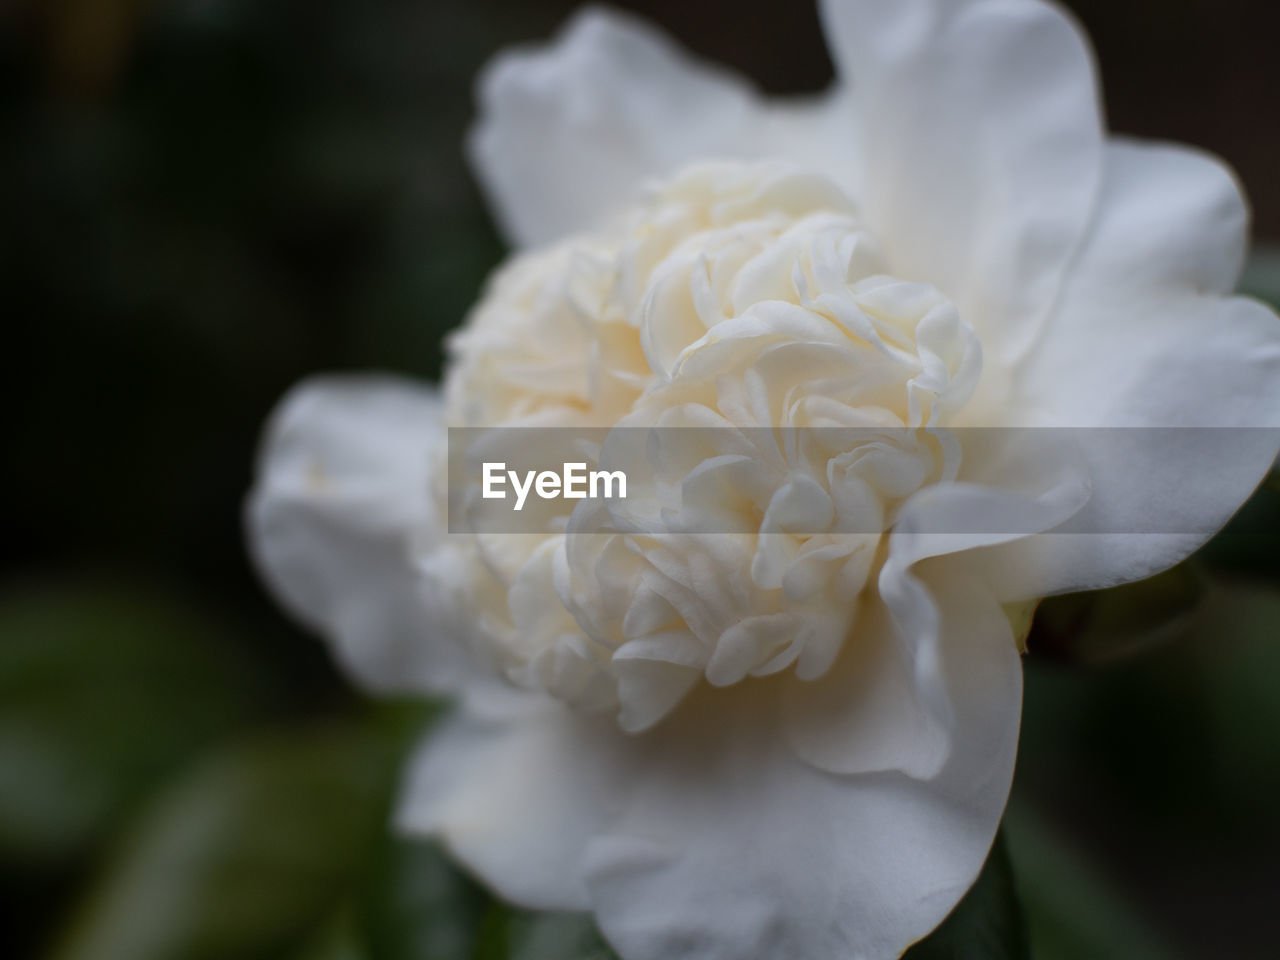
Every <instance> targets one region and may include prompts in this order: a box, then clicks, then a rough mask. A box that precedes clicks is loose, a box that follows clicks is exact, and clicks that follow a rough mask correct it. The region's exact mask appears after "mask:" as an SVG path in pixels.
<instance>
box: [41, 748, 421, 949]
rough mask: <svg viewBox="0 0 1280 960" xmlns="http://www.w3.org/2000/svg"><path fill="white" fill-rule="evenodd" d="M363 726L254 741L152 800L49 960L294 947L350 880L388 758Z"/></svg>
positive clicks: (342, 898)
mask: <svg viewBox="0 0 1280 960" xmlns="http://www.w3.org/2000/svg"><path fill="white" fill-rule="evenodd" d="M387 741H388V738H387V737H386V736H385V734H384V733H383V732H382V731H380V730H378V729H377V728H375V727H373V726H372V725H361V726H356V725H353V724H348V725H326V726H320V727H311V728H306V727H304V728H301V729H293V730H288V731H281V732H278V733H273V734H270V735H264V736H259V737H256V738H254V739H251V740H248V741H245V742H242V743H239V744H236V745H234V746H233V747H231V748H229V749H226V750H224V751H222V752H220V753H218V754H216V755H214V756H211V757H209V758H208V759H207V760H206V761H204V762H202V763H200V764H198V765H197V766H196V767H195V768H194V769H193V770H191V771H190V773H189V774H188V775H187V776H185V777H183V778H181V779H180V780H179V781H178V782H176V783H174V784H173V785H172V786H171V788H170V789H168V790H166V791H165V792H164V793H163V794H162V795H161V796H160V797H159V798H158V799H157V800H156V802H155V804H154V807H153V809H152V810H151V811H150V813H149V816H147V817H146V818H145V819H144V820H142V822H141V823H140V824H139V825H138V827H137V829H136V831H135V832H134V834H133V835H132V836H131V837H129V838H128V839H127V840H126V841H125V842H124V843H123V844H122V846H121V848H120V850H119V852H118V855H117V856H116V858H115V859H114V861H113V862H112V863H110V864H109V865H108V866H107V868H106V870H105V871H104V873H103V875H102V876H101V877H100V879H99V881H98V883H97V884H96V889H94V890H93V892H92V893H91V895H90V896H89V898H88V900H87V901H86V902H85V903H84V904H83V906H82V908H81V911H80V914H79V916H78V918H77V920H76V922H75V923H74V925H73V927H72V929H71V931H70V933H69V935H68V936H67V937H66V939H65V941H64V942H63V943H62V944H61V946H60V949H58V950H57V951H56V952H55V954H54V955H55V956H56V957H57V958H59V960H172V958H174V957H182V958H184V960H224V958H229V957H236V958H239V957H257V956H262V957H267V956H280V955H282V954H287V953H288V952H290V951H291V950H294V949H299V948H300V947H301V945H302V944H304V943H305V942H306V941H307V940H308V939H309V938H311V937H314V936H315V935H316V931H317V930H318V929H320V928H322V927H323V926H324V925H325V924H327V923H329V922H331V918H332V917H333V914H334V912H335V911H336V910H338V908H339V907H340V905H341V904H343V903H345V902H347V900H348V899H349V897H350V895H351V894H352V892H353V890H354V889H355V888H356V887H357V886H358V885H359V883H360V882H361V880H362V879H363V877H364V875H365V871H366V867H367V861H368V858H369V853H370V852H371V851H372V850H374V849H375V848H376V847H375V844H376V842H377V840H378V839H379V838H380V837H381V836H382V834H383V831H385V829H386V810H387V800H388V794H389V791H390V784H391V781H392V774H393V771H394V768H395V765H396V763H397V762H398V759H399V758H398V750H396V749H394V748H393V747H392V746H391V745H389V744H388V742H387Z"/></svg>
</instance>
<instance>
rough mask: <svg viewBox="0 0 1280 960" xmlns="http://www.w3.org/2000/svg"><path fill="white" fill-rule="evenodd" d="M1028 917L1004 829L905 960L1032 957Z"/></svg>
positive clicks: (1019, 959) (989, 959)
mask: <svg viewBox="0 0 1280 960" xmlns="http://www.w3.org/2000/svg"><path fill="white" fill-rule="evenodd" d="M1030 957H1031V953H1030V949H1029V946H1028V940H1027V928H1026V921H1025V919H1024V918H1023V915H1022V906H1021V904H1020V902H1019V900H1018V893H1017V889H1016V887H1015V884H1014V879H1013V867H1012V865H1011V863H1010V860H1009V854H1008V850H1007V849H1006V847H1005V842H1004V833H1003V830H1002V831H1001V832H1000V833H999V834H997V835H996V842H995V845H994V846H993V847H992V848H991V852H990V853H989V854H988V855H987V862H986V864H985V865H984V866H983V868H982V873H981V874H979V876H978V879H977V881H976V882H975V883H974V885H973V886H972V887H971V888H970V890H969V892H968V893H966V894H965V896H964V899H963V900H961V901H960V902H959V903H958V904H957V905H956V907H955V909H954V910H952V911H951V914H950V915H949V916H948V917H947V919H945V920H944V921H942V924H941V926H939V927H938V928H937V929H936V930H935V931H934V932H933V933H931V934H930V935H929V936H927V937H925V939H923V940H921V941H920V942H919V943H917V944H916V945H915V946H913V947H912V948H911V949H910V950H908V951H907V952H906V953H905V954H904V955H903V960H1029V958H1030Z"/></svg>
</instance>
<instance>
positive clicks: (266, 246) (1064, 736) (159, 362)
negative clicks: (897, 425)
mask: <svg viewBox="0 0 1280 960" xmlns="http://www.w3.org/2000/svg"><path fill="white" fill-rule="evenodd" d="M573 6H574V5H573V4H571V3H568V2H560V0H555V2H551V0H538V2H527V0H526V2H515V0H506V2H497V0H467V2H459V0H440V2H411V0H365V2H360V0H309V2H303V0H256V2H254V0H224V2H219V0H172V2H160V0H153V2H147V0H46V2H21V0H18V2H13V0H10V2H9V3H7V4H3V5H0V212H2V214H3V217H2V220H0V278H2V286H0V290H2V291H3V295H4V300H3V307H2V308H0V309H3V314H4V329H5V338H4V344H5V349H4V351H3V357H4V360H3V368H4V376H3V378H0V390H2V391H3V398H4V407H3V409H4V410H5V411H6V412H7V417H6V421H5V422H6V430H5V432H4V436H3V446H4V460H3V464H4V467H3V469H4V487H3V490H4V492H5V503H6V506H7V509H6V511H5V514H6V523H5V535H4V537H3V539H0V956H5V957H9V956H14V957H24V956H31V957H63V958H77V960H103V958H114V957H119V958H122V960H147V958H151V957H155V958H168V957H174V958H186V957H209V958H240V957H298V958H305V957H315V958H318V957H333V958H337V957H346V958H348V960H358V958H366V957H367V958H379V957H388V958H390V957H403V958H435V957H440V958H453V957H469V958H484V957H495V958H496V957H506V956H524V957H526V958H529V957H534V956H545V957H548V958H558V957H564V958H566V960H567V958H570V957H583V958H585V957H587V956H596V955H598V954H592V953H590V951H592V950H598V945H595V944H594V941H593V940H592V938H591V935H590V931H589V928H587V927H583V925H582V924H581V923H580V922H578V921H577V920H575V919H574V918H561V919H560V920H557V921H556V922H555V923H553V924H551V925H550V926H548V925H547V923H544V922H543V921H539V920H536V919H534V918H529V917H523V916H521V915H517V914H515V913H513V912H512V911H506V910H503V909H502V908H501V907H500V906H498V905H495V904H493V903H492V902H491V901H489V900H488V899H487V898H486V897H484V896H483V895H482V894H481V893H480V892H479V891H478V890H477V889H475V888H474V887H473V886H472V885H470V884H469V883H468V882H467V881H466V880H465V879H463V878H462V877H460V876H459V875H457V874H456V873H455V872H453V871H452V870H451V869H450V868H449V867H448V866H447V865H446V864H445V863H444V862H443V861H442V860H441V859H440V858H439V856H438V854H436V853H435V852H434V851H433V850H432V849H430V848H429V847H427V846H425V845H422V844H410V843H405V842H399V841H393V840H389V839H387V838H386V837H385V836H384V829H383V820H384V818H385V813H386V805H387V803H388V798H389V796H390V793H391V789H392V786H393V783H394V777H395V770H396V768H397V764H398V760H399V757H400V756H401V755H402V753H403V751H404V749H405V748H406V746H407V745H408V744H409V743H410V742H411V740H412V736H413V733H414V731H416V730H417V729H419V726H420V724H421V722H422V721H423V719H424V718H425V717H426V716H427V715H428V714H429V711H430V707H428V706H422V705H415V704H391V705H386V704H373V703H370V702H367V701H366V700H364V699H363V698H362V697H360V696H359V695H358V694H356V693H354V692H353V691H352V690H351V689H350V688H349V687H348V686H347V684H346V682H345V681H344V680H343V679H342V678H341V677H340V676H338V674H337V673H336V672H335V670H334V669H333V667H332V666H331V665H330V662H329V660H328V657H327V655H326V653H325V652H324V649H323V648H322V646H321V645H320V644H318V643H316V642H315V641H314V640H312V639H311V638H309V637H307V636H304V635H302V634H301V633H300V632H299V631H298V630H296V629H295V628H294V627H293V626H292V625H291V624H290V623H288V622H287V621H286V620H285V619H284V618H283V617H282V616H281V614H280V613H279V612H278V611H277V610H276V608H275V607H274V606H273V605H272V604H271V603H270V602H269V601H268V599H267V598H266V597H265V596H264V594H263V592H262V590H261V589H260V587H259V586H258V584H257V582H256V581H255V578H254V576H253V575H252V572H251V571H250V569H249V567H248V565H247V562H246V559H245V551H244V547H243V541H242V533H241V520H240V504H241V501H242V498H243V496H244V493H245V490H246V488H247V486H248V484H249V482H250V474H251V466H252V460H253V451H254V445H255V443H256V439H257V433H258V430H259V428H260V426H261V423H262V421H263V418H264V417H265V415H266V413H267V412H268V411H269V410H270V408H271V406H272V404H273V403H274V402H275V400H276V399H277V398H278V397H279V396H280V394H281V393H282V392H283V391H284V390H285V389H286V388H287V387H288V386H289V385H290V384H291V383H293V382H294V381H295V380H297V379H298V378H299V377H301V376H303V375H305V374H308V373H311V372H313V371H317V370H335V369H365V368H373V369H386V370H395V371H400V372H404V373H408V374H414V375H418V376H424V377H433V376H435V375H436V373H437V372H438V369H439V362H440V349H439V343H440V337H441V334H442V332H443V331H445V330H447V329H448V328H449V327H451V326H453V325H454V324H456V323H457V322H458V321H459V320H460V319H461V317H462V315H463V313H464V312H465V310H466V309H467V307H468V306H469V304H470V303H471V302H472V300H473V299H474V297H475V296H476V293H477V291H478V289H479V286H480V284H481V282H482V280H483V278H484V276H485V275H486V273H487V272H488V270H489V269H491V268H492V266H493V265H494V264H495V263H496V262H497V261H498V259H499V258H500V256H501V253H502V248H501V244H500V243H499V241H498V239H497V237H496V236H495V234H494V233H493V230H492V227H491V226H490V224H489V222H488V220H487V217H486V214H485V212H484V209H483V206H482V204H481V201H480V198H479V196H478V194H477V192H476V189H475V187H474V185H473V183H472V181H471V179H470V177H469V174H468V172H467V169H466V165H465V162H464V160H463V157H462V154H461V138H462V135H463V132H464V130H465V129H466V126H467V124H468V122H469V119H470V117H471V110H472V107H471V84H472V79H473V77H474V75H475V73H476V71H477V69H478V68H479V66H480V65H481V64H482V63H483V62H484V61H485V59H486V58H487V57H489V56H490V55H492V53H493V52H495V51H496V50H497V49H498V48H500V47H501V46H503V45H504V44H507V43H510V42H513V41H518V40H527V39H534V38H542V37H545V36H546V35H548V34H549V33H550V32H551V31H552V30H553V29H554V28H555V27H556V26H557V25H558V24H559V22H560V21H561V20H562V19H563V18H564V16H565V15H566V14H567V13H568V12H569V11H570V10H571V9H572V8H573ZM620 6H624V7H628V8H633V9H635V10H638V11H640V12H642V13H643V14H644V15H646V16H647V17H649V18H650V19H652V20H654V21H656V22H658V23H659V24H661V25H662V26H664V27H665V28H667V29H668V30H669V31H670V32H671V33H673V34H674V35H676V36H677V37H678V38H680V39H681V40H682V41H683V42H684V43H685V44H686V45H687V46H688V47H690V48H691V49H693V50H694V51H696V52H698V53H699V54H702V55H704V56H706V57H709V58H711V59H714V60H717V61H720V62H723V63H726V64H729V65H731V66H733V67H735V68H737V69H738V70H740V71H741V72H744V73H746V74H748V75H749V76H751V77H752V78H754V80H755V81H756V82H757V83H758V84H759V85H760V86H761V87H762V88H763V89H764V90H766V91H769V92H774V93H792V92H803V91H810V90H816V89H819V88H821V87H822V86H824V85H825V84H826V83H827V82H828V81H829V80H830V77H831V65H830V61H829V60H828V58H827V56H826V53H825V51H824V49H823V46H822V41H821V35H820V32H819V29H818V24H817V18H816V14H815V13H814V11H813V10H812V9H811V8H810V7H809V6H808V4H807V3H799V2H798V3H781V2H778V3H765V2H750V3H748V2H743V0H704V2H698V3H689V2H680V0H653V2H647V3H624V4H620ZM1071 6H1072V8H1073V9H1074V10H1075V11H1076V13H1077V14H1078V16H1079V18H1080V19H1081V21H1082V22H1083V23H1084V25H1085V27H1086V28H1087V29H1088V31H1089V32H1090V34H1091V35H1092V38H1093V40H1094V43H1095V45H1096V48H1097V51H1098V56H1099V60H1100V63H1101V67H1102V73H1103V77H1104V89H1105V95H1106V104H1107V110H1108V113H1109V116H1110V121H1111V125H1112V127H1113V129H1116V130H1118V131H1121V132H1125V133H1133V134H1139V135H1146V136H1154V137H1160V138H1165V139H1173V140H1181V141H1185V142H1188V143H1194V144H1197V145H1199V146H1202V147H1205V148H1207V149H1209V150H1212V151H1214V152H1216V153H1218V154H1220V155H1221V156H1223V157H1224V158H1226V159H1227V160H1228V161H1229V162H1230V163H1231V164H1232V165H1233V166H1234V167H1235V168H1236V169H1237V171H1238V172H1239V174H1240V176H1241V179H1242V181H1243V182H1244V183H1245V185H1246V186H1247V189H1248V192H1249V194H1250V197H1251V199H1252V201H1253V205H1254V209H1255V234H1256V239H1257V240H1258V241H1259V242H1261V243H1265V242H1266V241H1267V240H1272V241H1275V240H1280V176H1278V175H1277V174H1278V172H1280V123H1277V109H1278V108H1280V57H1278V56H1277V55H1276V50H1277V40H1278V38H1280V12H1278V8H1277V7H1276V6H1275V5H1273V4H1265V3H1260V2H1246V0H1214V2H1209V0H1186V2H1180V3H1169V2H1152V0H1079V2H1076V3H1073V4H1071ZM1246 284H1247V286H1249V288H1250V289H1251V290H1253V291H1254V292H1256V293H1258V294H1260V295H1264V296H1271V297H1275V296H1277V295H1280V279H1278V277H1277V271H1276V268H1275V257H1274V254H1273V255H1271V257H1270V259H1268V258H1267V257H1266V256H1264V257H1262V258H1260V259H1259V260H1258V261H1257V263H1256V265H1255V267H1254V269H1253V270H1251V272H1250V273H1249V274H1248V276H1247V278H1246ZM1277 534H1280V494H1277V493H1276V492H1275V491H1274V490H1273V489H1272V488H1271V487H1266V488H1264V489H1263V490H1262V491H1261V492H1260V493H1259V494H1258V495H1257V496H1256V497H1255V499H1254V501H1252V502H1251V503H1250V504H1249V505H1248V506H1247V507H1246V509H1245V510H1244V511H1243V512H1242V514H1241V515H1240V516H1239V517H1238V518H1237V520H1236V521H1235V522H1233V525H1232V527H1231V528H1230V529H1229V531H1228V532H1227V533H1225V534H1223V535H1221V536H1220V537H1219V538H1218V540H1216V541H1215V542H1214V543H1213V544H1212V545H1211V546H1210V547H1209V548H1208V549H1207V550H1206V551H1204V552H1202V553H1201V554H1200V555H1198V556H1197V557H1196V558H1194V559H1193V561H1192V562H1191V563H1189V564H1187V565H1184V566H1183V567H1182V568H1179V570H1178V571H1175V573H1174V574H1172V575H1170V576H1168V577H1165V578H1163V579H1162V580H1160V581H1158V582H1157V583H1155V584H1154V585H1147V586H1144V587H1139V588H1129V589H1128V590H1121V591H1118V592H1112V593H1110V594H1108V595H1106V597H1088V598H1083V599H1079V600H1069V601H1058V602H1056V603H1054V604H1046V606H1045V607H1044V608H1042V611H1041V616H1040V618H1039V619H1038V621H1037V627H1036V631H1035V632H1034V633H1033V636H1032V651H1033V652H1032V655H1031V657H1030V658H1029V661H1028V694H1027V696H1028V706H1027V713H1026V720H1025V732H1024V738H1023V747H1022V750H1023V757H1022V760H1021V763H1020V768H1019V774H1018V782H1017V785H1016V788H1015V798H1014V803H1013V809H1012V812H1011V814H1010V819H1009V823H1008V831H1007V836H1008V840H1009V848H1010V851H1011V855H1012V858H1013V863H1014V867H1015V869H1016V872H1017V879H1018V885H1019V888H1020V890H1021V891H1022V894H1023V899H1024V904H1025V909H1026V916H1027V918H1028V921H1029V923H1030V928H1031V933H1032V942H1033V948H1034V949H1035V951H1036V954H1037V956H1038V957H1040V958H1042V960H1062V958H1077V957H1078V958H1090V960H1092V958H1107V957H1115V958H1117V960H1134V958H1139V960H1140V958H1143V957H1151V958H1172V957H1206V958H1240V960H1250V958H1255V957H1256V958H1263V957H1272V956H1275V953H1276V946H1275V944H1276V939H1277V938H1276V934H1275V932H1274V917H1273V913H1274V908H1275V906H1276V904H1277V903H1280V868H1277V866H1276V863H1277V857H1278V856H1280V828H1278V827H1277V825H1276V822H1275V816H1274V810H1275V804H1276V801H1277V797H1280V792H1278V791H1280V590H1278V589H1277V587H1278V586H1280V579H1277V577H1278V576H1280V552H1277V548H1278V547H1280V537H1278V536H1277ZM1122 647H1123V648H1125V649H1126V650H1129V649H1130V648H1132V650H1133V651H1134V652H1133V656H1131V657H1127V658H1117V657H1115V656H1114V655H1113V651H1115V650H1117V649H1119V648H1122ZM1139 648H1141V649H1139ZM557 924H558V925H557ZM548 931H550V932H548ZM539 937H541V938H542V939H541V940H540V939H538V938H539ZM531 943H532V944H533V946H530V944H531ZM584 944H585V946H584ZM521 950H524V953H520V951H521ZM538 951H541V952H538ZM575 951H577V952H575ZM583 951H586V952H583Z"/></svg>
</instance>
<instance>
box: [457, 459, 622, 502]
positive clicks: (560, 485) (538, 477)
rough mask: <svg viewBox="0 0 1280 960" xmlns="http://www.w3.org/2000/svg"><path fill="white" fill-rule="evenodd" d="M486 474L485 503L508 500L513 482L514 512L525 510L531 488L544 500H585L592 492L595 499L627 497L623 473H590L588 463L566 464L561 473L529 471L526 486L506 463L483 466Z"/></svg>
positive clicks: (603, 471) (595, 471) (525, 476)
mask: <svg viewBox="0 0 1280 960" xmlns="http://www.w3.org/2000/svg"><path fill="white" fill-rule="evenodd" d="M483 472H484V488H483V490H482V491H481V496H482V497H484V498H485V499H486V500H505V499H506V498H507V491H506V489H505V488H506V485H507V481H508V480H510V482H511V487H512V489H513V490H515V494H516V506H515V509H517V510H520V509H521V508H523V507H524V501H525V499H526V498H527V497H528V496H529V491H530V489H532V490H533V491H534V492H535V493H537V495H538V496H539V497H541V498H542V499H543V500H556V499H565V500H585V499H586V498H587V496H588V491H590V496H591V498H592V499H595V498H597V497H604V498H605V499H607V500H611V499H614V498H617V499H620V500H625V499H626V497H627V475H626V474H625V473H623V472H622V471H621V470H592V471H590V472H588V471H587V465H586V464H585V463H566V464H565V465H564V469H563V470H562V471H561V472H560V473H556V472H555V471H554V470H543V471H541V472H538V471H535V470H527V471H525V474H524V483H521V482H520V479H521V478H520V474H518V473H517V472H516V471H515V470H508V469H507V465H506V463H504V462H498V463H490V462H487V461H486V462H485V464H484V465H483ZM615 484H616V485H617V493H614V485H615Z"/></svg>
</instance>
